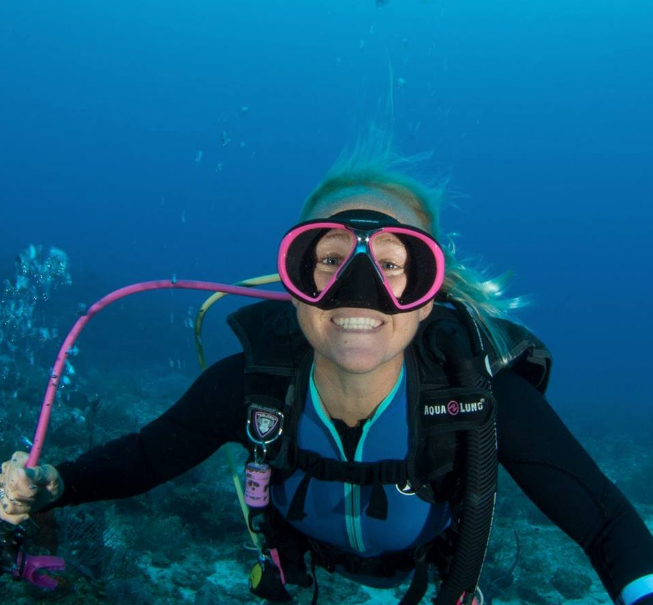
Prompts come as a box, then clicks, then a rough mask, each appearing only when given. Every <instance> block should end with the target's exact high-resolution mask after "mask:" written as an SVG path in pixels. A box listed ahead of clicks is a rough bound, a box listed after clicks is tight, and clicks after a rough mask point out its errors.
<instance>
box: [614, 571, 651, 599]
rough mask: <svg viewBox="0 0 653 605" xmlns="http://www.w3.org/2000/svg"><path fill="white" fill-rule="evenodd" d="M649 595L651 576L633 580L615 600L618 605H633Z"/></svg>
mask: <svg viewBox="0 0 653 605" xmlns="http://www.w3.org/2000/svg"><path fill="white" fill-rule="evenodd" d="M650 594H653V574H650V575H648V576H643V577H641V578H638V579H637V580H634V581H633V582H631V583H630V584H628V586H626V588H624V589H623V590H622V591H621V595H619V598H618V599H617V603H618V605H634V604H635V603H637V601H639V600H640V599H642V598H643V597H646V596H648V595H650Z"/></svg>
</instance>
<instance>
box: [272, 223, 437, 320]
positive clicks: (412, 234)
mask: <svg viewBox="0 0 653 605" xmlns="http://www.w3.org/2000/svg"><path fill="white" fill-rule="evenodd" d="M357 214H360V218H357V217H356V215H357ZM340 216H342V218H343V220H342V221H339V220H334V219H337V218H339V217H340ZM352 216H353V218H352ZM366 217H371V219H370V218H366ZM377 217H380V218H377ZM374 223H376V224H374ZM384 223H385V224H384ZM389 223H394V224H389ZM362 227H371V228H362ZM337 231H343V232H346V233H347V234H348V239H349V240H350V246H349V249H348V250H347V251H346V254H345V255H344V257H343V258H342V259H338V262H339V266H338V268H337V270H334V272H333V275H332V276H331V278H330V279H329V281H328V282H327V283H326V285H324V287H322V288H321V289H318V287H317V286H316V283H315V274H316V273H317V271H316V267H317V265H318V264H319V263H320V262H321V261H320V260H319V259H317V258H316V249H317V246H318V242H319V241H321V238H322V237H324V236H325V235H332V234H333V233H334V232H337ZM387 234H391V235H394V236H396V237H397V238H398V240H399V241H400V242H402V243H403V244H404V245H405V247H406V249H407V251H408V255H409V257H410V256H411V255H412V256H413V258H409V262H412V270H411V271H410V272H408V271H407V272H406V287H405V288H404V292H403V293H402V295H400V296H399V297H398V296H396V295H395V293H394V292H393V290H392V284H391V279H389V278H388V276H387V275H386V273H385V269H384V267H383V263H384V262H385V261H384V259H383V258H377V256H376V254H375V241H376V240H377V239H379V238H383V236H384V235H387ZM379 247H381V246H379ZM359 255H364V256H366V257H367V258H369V260H370V261H371V262H370V263H369V264H370V265H371V266H372V267H373V268H374V285H370V283H369V282H368V283H366V285H365V286H364V288H365V289H366V291H365V292H359V293H357V294H355V295H354V297H353V298H352V296H351V295H350V294H349V292H348V293H347V294H346V295H344V296H339V297H337V301H334V300H332V299H333V298H334V291H336V290H338V288H342V284H343V282H344V281H346V280H347V279H349V280H350V281H352V280H354V281H358V282H361V281H364V280H362V279H361V276H360V271H361V270H360V269H358V268H357V270H358V271H359V273H358V274H356V275H355V276H352V275H351V273H352V265H353V263H354V261H355V260H356V259H357V258H358V257H359ZM359 264H360V263H359ZM444 264H445V261H444V253H443V252H442V249H441V248H440V246H439V245H438V243H437V242H436V241H435V240H434V239H433V238H432V237H431V236H430V235H429V234H428V233H426V232H424V231H422V230H420V229H417V228H415V227H411V226H407V225H401V224H399V223H398V222H397V221H396V220H394V219H392V218H391V217H388V216H387V215H384V214H382V213H377V212H371V211H349V212H345V213H341V214H339V215H335V216H334V217H332V218H331V219H325V220H315V221H308V222H306V223H302V224H300V225H297V226H296V227H294V228H293V229H291V230H290V231H289V232H288V233H287V234H286V235H285V236H284V238H283V240H282V241H281V245H280V246H279V256H278V270H279V275H280V277H281V282H282V283H283V285H284V287H285V288H286V289H287V290H288V292H290V294H291V295H292V296H294V297H295V298H298V299H299V300H301V301H303V302H305V303H307V304H310V305H314V306H317V307H320V308H326V309H329V308H336V307H347V306H351V307H367V308H373V309H374V308H376V309H378V310H380V311H382V312H386V313H397V312H399V313H401V312H407V311H412V310H414V309H418V308H419V307H422V306H424V305H425V304H426V303H428V302H429V301H431V300H433V298H434V297H435V295H436V294H437V292H438V290H439V289H440V288H441V286H442V283H443V281H444ZM366 270H367V269H363V271H366ZM378 289H381V290H382V292H381V296H379V294H378ZM375 290H377V292H375ZM379 299H381V300H380V301H379ZM386 301H387V302H386Z"/></svg>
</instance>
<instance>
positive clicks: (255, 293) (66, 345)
mask: <svg viewBox="0 0 653 605" xmlns="http://www.w3.org/2000/svg"><path fill="white" fill-rule="evenodd" d="M162 289H182V290H207V291H209V292H226V293H227V294H238V295H240V296H249V297H250V298H266V299H268V300H290V296H289V295H288V294H286V293H285V292H273V291H271V290H254V289H252V288H246V287H243V286H231V285H229V284H218V283H213V282H205V281H195V280H184V279H180V280H178V281H177V280H165V279H162V280H156V281H147V282H142V283H139V284H132V285H131V286H126V287H124V288H120V289H119V290H116V291H115V292H111V294H108V295H107V296H105V297H104V298H101V299H100V300H98V301H97V302H96V303H95V304H94V305H93V306H91V307H90V308H89V309H88V311H87V312H86V313H85V314H84V315H82V316H81V317H80V318H79V319H78V320H77V321H76V322H75V325H74V326H73V327H72V329H71V330H70V332H69V333H68V336H66V339H65V340H64V342H63V345H61V348H60V349H59V353H58V354H57V359H56V360H55V362H54V367H53V369H52V374H51V375H50V380H49V381H48V388H47V389H46V391H45V397H44V399H43V405H42V407H41V415H40V416H39V422H38V424H37V426H36V433H35V435H34V440H33V445H32V449H31V451H30V454H29V458H28V460H27V466H28V467H32V466H36V465H37V464H38V462H39V457H40V456H41V451H42V450H43V443H44V442H45V435H46V433H47V430H48V424H49V423H50V413H51V412H52V404H53V402H54V398H55V396H56V394H57V388H58V387H59V380H60V379H61V376H62V373H63V371H64V365H65V363H66V358H67V357H68V352H69V351H70V350H71V349H72V348H73V347H74V346H75V342H76V340H77V338H78V337H79V335H80V333H81V331H82V330H83V329H84V327H85V326H86V324H87V323H88V321H89V320H90V319H91V317H93V316H94V315H95V314H96V313H98V312H99V311H101V310H102V309H104V307H107V306H108V305H110V304H111V303H113V302H115V301H117V300H120V299H121V298H125V297H126V296H130V295H132V294H136V293H138V292H147V291H149V290H162Z"/></svg>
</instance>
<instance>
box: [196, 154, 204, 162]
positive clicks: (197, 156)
mask: <svg viewBox="0 0 653 605" xmlns="http://www.w3.org/2000/svg"><path fill="white" fill-rule="evenodd" d="M203 157H204V152H203V151H198V152H197V155H196V156H195V163H196V164H199V163H200V162H201V161H202V158H203Z"/></svg>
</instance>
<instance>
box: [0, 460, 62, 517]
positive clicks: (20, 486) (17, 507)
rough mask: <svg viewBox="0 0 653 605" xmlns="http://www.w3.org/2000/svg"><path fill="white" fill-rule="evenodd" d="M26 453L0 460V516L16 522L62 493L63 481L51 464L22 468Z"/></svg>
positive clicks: (56, 498)
mask: <svg viewBox="0 0 653 605" xmlns="http://www.w3.org/2000/svg"><path fill="white" fill-rule="evenodd" d="M28 458H29V456H28V454H27V453H26V452H14V455H13V456H12V457H11V460H9V461H7V462H3V463H2V473H0V519H2V520H3V521H8V522H9V523H12V524H13V525H18V524H19V523H22V522H23V521H25V520H26V519H28V518H29V515H30V513H34V512H36V511H38V510H39V509H40V508H43V507H44V506H46V505H47V504H50V503H52V502H54V501H55V500H58V499H59V498H60V497H61V495H62V494H63V481H62V480H61V475H59V472H58V471H57V469H56V468H54V466H52V465H50V464H44V465H43V466H35V467H33V468H25V465H26V464H27V459H28Z"/></svg>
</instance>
